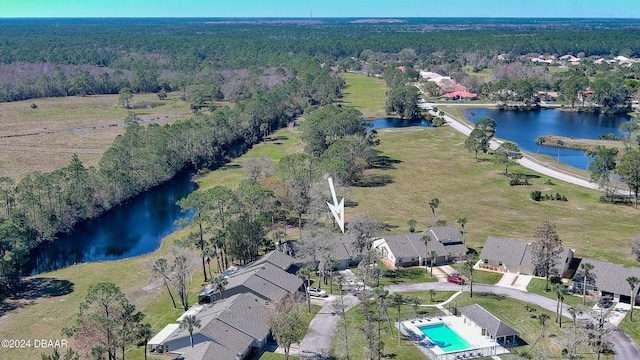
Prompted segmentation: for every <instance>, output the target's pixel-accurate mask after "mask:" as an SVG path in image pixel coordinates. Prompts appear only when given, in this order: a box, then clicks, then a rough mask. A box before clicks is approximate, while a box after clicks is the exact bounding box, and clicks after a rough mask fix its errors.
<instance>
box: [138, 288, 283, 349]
mask: <svg viewBox="0 0 640 360" xmlns="http://www.w3.org/2000/svg"><path fill="white" fill-rule="evenodd" d="M264 307H265V301H264V300H263V299H261V298H259V297H257V296H255V295H253V294H237V295H233V296H231V297H229V298H227V299H223V300H221V301H217V302H215V303H213V304H211V305H207V306H205V307H204V308H203V309H202V310H201V311H199V312H198V313H197V314H195V316H196V317H197V318H198V319H199V320H200V327H196V328H195V329H194V332H193V347H192V346H191V339H190V336H189V332H188V331H187V330H186V329H180V327H179V324H169V325H168V326H167V327H166V328H165V329H164V330H162V331H161V332H160V333H158V335H156V336H154V337H153V338H152V339H151V340H150V341H149V343H148V345H149V346H150V347H151V351H152V352H155V353H172V354H179V355H182V356H183V357H184V358H185V359H193V360H199V359H239V360H241V359H244V358H245V357H247V355H249V354H250V353H251V352H252V350H260V349H262V347H263V346H264V345H265V344H266V342H267V340H268V337H269V335H270V329H269V326H268V325H267V323H266V320H265V318H264Z"/></svg>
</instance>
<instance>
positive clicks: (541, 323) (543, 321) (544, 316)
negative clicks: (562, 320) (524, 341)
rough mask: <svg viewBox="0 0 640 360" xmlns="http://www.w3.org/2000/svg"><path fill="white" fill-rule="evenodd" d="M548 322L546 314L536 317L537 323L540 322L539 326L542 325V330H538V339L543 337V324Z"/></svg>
mask: <svg viewBox="0 0 640 360" xmlns="http://www.w3.org/2000/svg"><path fill="white" fill-rule="evenodd" d="M547 320H549V315H547V314H546V313H542V314H540V315H538V321H539V322H540V325H542V328H541V330H540V337H543V336H544V323H545V322H546V321H547Z"/></svg>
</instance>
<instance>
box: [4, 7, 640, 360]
mask: <svg viewBox="0 0 640 360" xmlns="http://www.w3.org/2000/svg"><path fill="white" fill-rule="evenodd" d="M353 20H355V19H313V20H311V19H309V20H306V19H304V20H303V19H277V20H276V19H261V20H256V19H233V20H230V19H43V20H16V19H3V20H1V21H0V157H1V158H3V159H6V161H3V165H0V171H1V173H0V299H3V300H2V302H1V303H0V316H2V317H1V318H0V325H2V326H0V327H4V328H5V329H8V331H15V332H16V333H17V334H20V335H23V336H22V337H26V336H27V335H28V334H37V335H38V336H48V337H55V335H56V334H57V333H59V329H60V328H62V327H63V326H70V325H71V323H73V321H74V320H73V319H74V314H75V312H76V311H77V309H78V305H79V303H80V302H81V301H82V299H83V298H84V295H85V292H86V289H87V288H88V287H89V286H90V285H91V284H93V283H96V282H98V281H113V282H116V283H117V284H118V285H119V286H120V287H121V288H122V290H123V292H124V293H125V295H127V296H130V297H131V295H134V294H135V295H134V297H136V296H138V297H139V298H138V299H136V300H135V301H133V302H134V303H135V305H137V306H138V308H139V309H141V310H143V311H144V312H145V313H147V314H148V315H151V316H148V319H149V320H150V322H151V325H152V326H153V329H154V330H155V331H157V330H159V328H161V327H162V326H164V325H165V324H166V323H167V321H172V320H170V319H174V318H175V317H177V316H175V315H176V311H175V310H174V309H172V308H171V305H170V302H168V301H167V299H159V298H160V297H163V296H165V295H166V294H165V293H161V292H160V291H157V292H154V290H141V288H143V287H145V284H146V280H147V278H148V277H149V274H148V271H147V269H146V268H145V267H146V266H147V265H146V264H145V262H146V261H147V260H148V259H146V258H145V257H142V258H136V259H132V260H127V261H125V262H123V263H121V265H122V266H118V265H117V264H114V263H113V262H111V263H102V264H100V263H99V264H80V265H76V266H72V267H71V268H69V269H63V270H60V271H57V272H54V273H49V274H46V275H45V276H46V277H44V278H43V277H36V278H28V279H26V280H23V277H24V275H25V274H24V270H25V265H26V264H27V262H28V259H29V252H30V250H32V249H34V248H36V247H38V246H40V245H41V244H42V243H46V242H53V243H54V244H55V239H56V238H57V237H58V236H60V234H63V233H66V232H69V231H71V230H72V229H73V228H74V227H75V226H76V225H77V224H78V223H80V222H82V221H85V220H87V219H92V218H95V217H98V216H100V215H101V214H103V213H104V212H106V211H109V210H110V209H114V208H117V206H118V205H119V204H122V203H123V202H127V201H130V200H131V199H132V198H134V197H135V196H137V195H139V194H141V193H144V192H145V191H147V190H149V189H150V188H153V187H155V186H158V185H159V184H162V183H164V182H166V181H167V180H169V179H171V178H173V177H174V176H175V175H176V174H178V173H180V172H183V171H187V170H188V171H193V172H194V173H195V174H196V176H195V177H196V179H197V181H198V183H199V185H200V188H201V190H203V191H199V192H196V193H194V194H197V193H205V194H207V195H206V196H211V197H210V198H207V199H204V198H198V196H199V195H193V196H192V197H191V198H185V199H184V200H183V201H182V203H181V204H180V206H181V207H182V208H183V209H184V210H186V211H190V212H192V213H193V214H195V215H194V217H193V218H192V219H190V220H188V221H186V222H184V223H183V224H182V225H185V226H186V225H191V226H190V227H187V228H185V229H183V230H181V231H180V232H178V233H177V234H175V235H174V236H171V237H170V240H167V241H165V244H164V245H163V246H162V248H161V249H160V250H159V254H160V255H167V254H168V253H169V252H170V250H169V247H170V245H171V244H173V243H182V244H183V245H184V244H186V245H187V246H188V247H190V248H193V249H196V252H197V255H195V258H196V259H197V260H198V261H200V259H202V266H203V269H202V270H203V273H199V274H198V276H197V278H196V280H195V282H196V284H198V285H199V284H200V283H203V282H207V271H206V270H205V269H204V268H205V266H204V265H205V263H204V259H205V258H208V259H209V260H210V261H211V264H210V265H212V264H213V263H215V262H217V268H218V269H219V268H220V266H222V267H223V268H224V267H226V266H227V265H229V264H230V263H245V262H247V261H250V260H252V259H254V258H255V257H256V256H258V255H259V254H260V253H262V252H263V251H264V250H265V249H270V248H273V247H274V246H275V244H276V243H278V242H281V241H284V240H287V239H288V240H296V239H297V240H302V239H304V237H305V235H302V234H304V232H305V231H306V230H307V229H309V235H306V236H308V238H310V239H313V238H314V236H315V235H313V233H312V231H311V229H314V230H313V231H316V230H315V229H317V227H320V228H323V230H322V231H329V232H331V231H333V229H332V227H331V226H330V220H329V218H328V217H327V214H326V209H325V207H326V206H325V202H326V201H327V200H330V199H329V194H328V193H327V191H325V190H326V189H325V190H320V189H319V185H318V184H324V183H325V182H326V180H325V177H326V176H332V177H333V178H334V179H337V180H336V181H338V184H339V189H340V191H343V192H344V193H347V194H349V195H348V199H346V200H349V201H351V203H350V204H347V206H348V208H347V222H349V221H353V224H357V223H358V221H361V220H362V219H361V218H358V216H356V214H363V213H368V214H369V215H370V216H373V217H375V218H376V219H379V223H380V224H383V225H382V226H381V228H380V229H378V230H381V229H384V231H387V232H391V233H402V232H406V231H407V230H406V228H407V227H406V224H407V221H408V220H410V219H416V220H417V221H418V223H419V225H418V228H419V230H422V229H424V228H426V227H428V226H430V225H431V220H430V217H431V210H430V209H429V206H428V203H429V199H430V198H432V197H439V198H440V199H441V200H442V208H441V214H440V216H441V220H448V222H449V225H452V224H453V223H454V222H455V221H456V219H460V218H463V217H464V218H465V219H467V218H468V219H469V221H470V223H469V225H470V226H469V230H468V233H467V236H468V238H469V240H468V241H469V246H471V247H476V248H479V246H480V245H481V244H483V243H484V241H485V240H486V238H487V237H488V236H504V237H514V238H517V237H520V238H525V239H527V238H528V237H530V235H531V234H533V232H534V230H535V227H536V226H537V224H538V223H539V221H540V220H542V218H544V217H551V218H553V219H554V220H556V221H558V227H559V230H560V232H561V234H562V237H563V240H564V241H565V246H569V247H571V248H574V249H577V251H579V252H582V253H581V255H582V256H590V257H594V258H600V259H604V260H614V259H615V261H616V262H622V263H625V264H629V265H635V263H636V261H635V259H634V258H633V257H632V256H631V255H629V252H628V248H627V244H628V242H629V241H630V240H631V239H632V237H633V236H634V235H637V234H638V233H640V228H639V227H638V225H637V224H638V221H637V219H638V213H637V211H638V210H636V209H633V208H632V206H631V205H613V204H609V203H606V202H601V201H600V200H599V199H600V196H601V194H600V193H599V192H597V191H593V190H587V189H582V188H578V187H577V186H573V185H570V184H566V183H563V182H560V181H553V182H551V181H549V182H546V180H547V179H543V178H541V177H540V176H538V175H536V174H534V173H532V172H531V171H528V170H526V169H524V168H520V167H519V166H513V167H512V168H510V170H511V171H512V172H515V173H519V174H521V175H523V176H524V177H527V178H528V179H531V181H532V182H533V185H532V186H533V188H535V189H539V190H541V191H543V192H544V191H553V192H561V193H562V194H566V195H567V197H568V198H569V202H568V203H561V202H555V203H551V202H546V203H544V204H541V203H536V202H533V201H531V200H530V199H529V198H528V196H529V195H528V193H529V191H530V190H531V188H524V187H519V186H512V187H510V186H508V183H509V178H508V177H506V176H504V175H502V172H503V171H502V170H503V169H504V168H503V166H502V165H496V164H493V163H492V162H491V158H490V157H489V155H486V154H481V155H480V158H479V160H480V161H476V160H475V159H474V158H473V155H472V154H471V153H468V152H467V151H465V149H464V148H463V147H462V146H461V144H462V143H464V141H465V139H464V137H463V136H461V135H460V134H457V133H455V132H454V131H453V130H452V129H448V128H446V126H444V127H442V126H437V125H442V124H438V120H437V118H436V119H434V118H433V116H430V115H427V114H424V113H423V112H422V111H421V110H420V109H419V108H418V106H417V105H418V101H419V99H421V98H426V99H427V100H429V101H438V102H440V101H442V100H440V99H439V97H440V96H441V95H443V94H444V92H445V91H444V90H442V89H437V88H434V85H433V83H431V82H429V81H426V80H425V79H423V78H422V77H421V76H420V71H426V72H433V73H438V74H440V75H442V76H448V77H449V78H450V79H451V80H452V81H454V82H455V83H456V84H460V85H462V86H464V87H465V88H466V89H467V90H468V91H470V92H473V93H476V94H477V95H478V97H477V100H472V101H471V103H473V104H474V105H480V106H487V105H489V106H496V105H498V106H500V105H504V106H510V107H512V108H521V109H522V110H525V111H528V110H530V109H535V108H537V107H539V106H542V105H541V102H544V104H543V105H556V106H562V107H564V109H565V110H567V111H584V112H593V113H611V114H613V113H622V114H626V113H633V108H632V104H633V102H634V101H637V100H638V99H639V98H640V95H639V94H640V93H639V92H638V89H639V88H640V63H637V62H635V61H629V62H625V61H622V60H620V59H621V58H620V57H623V58H624V59H632V60H633V59H635V58H639V57H640V36H638V34H640V21H637V20H624V19H621V20H603V19H576V20H567V19H517V20H516V19H401V21H399V22H394V23H389V22H375V21H372V22H366V23H362V22H354V21H353ZM567 54H568V55H571V56H573V57H575V58H576V59H577V60H575V61H574V62H575V63H576V64H571V61H569V62H567V61H562V60H560V58H561V57H562V56H564V55H567ZM531 58H538V59H543V60H552V62H550V63H540V62H537V61H536V62H533V61H531ZM616 58H617V60H616ZM600 59H602V61H600ZM407 84H411V85H407ZM347 85H348V86H347ZM415 85H417V86H415ZM418 88H420V89H421V92H419V91H418ZM372 89H373V90H372ZM587 89H589V91H587ZM550 93H557V94H558V96H557V97H554V98H553V99H551V98H548V97H547V95H548V94H550ZM382 94H385V95H384V96H383V95H382ZM542 94H545V95H544V96H543V95H542ZM372 99H379V100H377V101H373V100H372ZM443 102H444V101H443ZM444 103H446V102H444ZM449 103H455V102H449ZM383 114H387V115H389V116H395V117H400V118H406V119H415V118H425V119H426V121H430V122H432V123H433V124H435V125H436V128H434V129H422V130H416V129H412V130H408V131H403V132H395V131H392V132H386V131H384V132H381V133H380V134H377V133H376V132H371V133H367V131H366V126H364V124H363V123H362V121H361V120H363V119H373V118H378V117H381V115H383ZM625 134H626V138H621V139H618V140H617V141H621V142H624V144H625V146H623V148H625V149H627V150H626V151H627V152H629V153H633V152H637V151H638V150H637V146H638V139H640V136H638V135H640V131H639V128H638V127H637V126H636V127H630V128H629V129H627V130H625ZM247 151H249V154H251V156H250V157H247V156H243V157H241V158H239V159H238V157H239V156H241V155H242V154H244V153H245V152H247ZM18 153H19V155H18ZM620 155H622V152H621V154H620ZM16 159H20V160H16ZM638 167H639V168H640V164H638ZM605 170H606V171H609V172H604V171H605ZM603 172H604V173H602V174H599V175H600V179H602V178H603V176H604V177H606V178H607V179H608V178H609V175H610V174H611V173H612V172H613V169H612V168H609V167H607V168H606V169H604V170H603ZM468 179H473V180H472V181H469V180H468ZM556 183H557V184H556ZM637 183H638V185H637V186H640V179H638V181H637ZM629 188H630V189H631V188H632V186H631V185H629ZM523 189H524V190H523ZM207 191H208V192H207ZM346 197H347V196H346ZM211 199H215V201H217V203H215V202H214V201H213V200H211ZM177 200H179V199H176V201H177ZM346 200H345V201H346ZM207 201H211V204H210V205H207V206H203V205H202V204H204V203H205V202H207ZM226 201H228V203H225V204H224V205H220V204H221V203H223V202H226ZM216 206H217V207H218V208H225V209H227V210H228V213H227V214H226V215H225V216H222V215H220V214H218V215H215V214H213V212H212V208H213V207H216ZM349 213H351V214H349ZM479 214H483V216H482V217H474V216H478V215H479ZM199 216H201V217H199ZM226 216H228V217H226ZM200 225H203V226H204V228H205V231H204V232H203V231H202V230H200V232H198V231H196V230H195V229H196V228H197V227H198V226H200ZM203 226H201V227H200V229H202V228H203ZM287 228H288V230H287ZM318 231H319V230H318ZM367 231H371V230H370V229H367V230H362V232H361V233H360V235H363V234H367ZM301 237H302V239H300V238H301ZM205 238H206V239H205ZM357 238H359V237H357ZM603 239H606V243H607V244H608V245H607V248H603V246H602V243H603ZM205 240H206V241H205ZM354 241H355V240H354ZM205 243H206V244H205ZM365 245H366V244H364V243H363V244H359V246H362V247H364V246H365ZM205 250H206V251H209V253H205ZM156 255H158V254H156ZM153 256H155V255H153ZM87 267H90V269H91V271H87V270H86V269H87ZM118 268H120V269H118ZM145 271H147V273H145ZM125 272H126V273H125ZM85 273H92V274H91V275H87V274H85ZM100 273H104V275H101V274H100ZM110 274H113V276H111V275H110ZM118 275H119V276H120V277H117V276H118ZM38 279H47V280H38ZM39 281H44V282H45V283H47V282H48V283H49V284H53V285H52V288H55V290H56V291H55V292H54V294H53V295H51V298H52V299H56V298H57V297H58V296H60V297H63V298H64V299H65V301H66V304H62V305H60V304H58V305H56V306H61V307H58V308H51V307H49V308H47V309H45V306H44V305H43V304H42V303H43V302H45V301H46V302H48V301H49V300H48V299H49V298H47V297H43V298H42V299H39V298H38V297H37V296H36V298H35V299H34V298H29V297H28V296H23V295H20V294H25V293H26V291H27V290H28V289H29V286H31V287H33V286H34V284H35V283H39ZM45 285H46V284H45ZM197 287H198V286H195V287H194V288H197ZM43 289H45V290H46V286H44V285H43ZM31 290H32V291H33V288H31ZM36 293H37V292H36ZM31 296H33V295H31ZM188 296H189V294H187V297H188ZM190 296H192V297H193V296H194V294H190ZM132 298H133V297H132ZM43 299H46V300H43ZM35 309H37V310H35ZM32 310H33V313H31V314H30V311H32ZM49 311H51V313H49V315H43V312H44V313H45V314H46V313H48V312H49ZM36 314H37V315H36ZM53 314H55V315H53ZM43 317H44V318H45V319H46V321H45V323H46V324H45V326H42V328H43V329H44V330H42V332H39V331H41V330H38V326H39V325H40V324H39V320H40V319H42V318H43ZM18 324H24V325H25V326H24V328H23V329H19V326H18ZM627 328H628V329H627V331H630V332H631V335H632V336H635V339H636V341H637V340H638V336H637V334H638V333H640V331H638V329H637V325H635V324H631V325H628V326H627ZM0 333H2V335H5V332H4V331H0ZM6 335H7V336H8V334H6ZM5 337H6V336H5ZM130 344H133V341H129V342H125V343H123V344H120V345H121V346H122V347H123V349H125V348H127V347H128V346H129V345H130ZM550 346H551V347H552V348H553V349H554V351H555V350H558V353H559V350H560V349H559V347H560V345H558V344H553V345H550ZM123 351H124V350H123ZM15 354H16V353H11V352H7V350H3V349H0V357H3V358H4V356H5V355H6V356H10V355H13V356H15ZM21 354H22V353H21ZM29 354H31V355H34V354H35V356H38V355H39V352H35V351H34V352H32V353H29ZM130 354H131V356H132V357H135V358H141V353H140V351H139V350H131V351H130Z"/></svg>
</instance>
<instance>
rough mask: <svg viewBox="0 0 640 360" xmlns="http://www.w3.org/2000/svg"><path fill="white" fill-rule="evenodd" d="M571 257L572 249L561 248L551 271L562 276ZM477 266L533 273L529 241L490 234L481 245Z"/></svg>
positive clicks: (524, 273) (525, 273)
mask: <svg viewBox="0 0 640 360" xmlns="http://www.w3.org/2000/svg"><path fill="white" fill-rule="evenodd" d="M571 259H573V250H571V249H564V248H563V250H562V252H561V253H560V255H558V258H557V260H556V266H555V267H554V268H553V270H552V273H553V274H555V275H558V276H562V274H563V273H564V272H565V271H566V270H567V269H568V267H569V263H570V262H571ZM479 266H480V268H485V269H490V270H498V271H504V272H514V273H518V274H523V275H535V274H534V273H533V264H532V262H531V243H528V242H526V241H523V240H518V239H506V238H495V237H491V236H490V237H489V238H487V241H486V242H485V244H484V246H483V247H482V253H481V254H480V265H479Z"/></svg>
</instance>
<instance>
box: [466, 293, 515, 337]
mask: <svg viewBox="0 0 640 360" xmlns="http://www.w3.org/2000/svg"><path fill="white" fill-rule="evenodd" d="M460 313H461V314H462V318H463V320H464V323H465V324H466V325H468V326H469V327H471V328H474V329H477V331H479V332H480V334H481V335H482V336H486V337H487V338H490V339H492V340H495V341H496V342H497V343H498V344H500V345H502V346H504V347H509V346H517V345H518V343H519V341H518V338H519V336H520V333H519V332H518V330H515V329H514V328H512V327H511V326H509V325H507V324H506V323H505V322H503V321H502V320H500V319H498V318H497V317H496V316H495V315H493V314H492V313H490V312H488V311H487V310H486V309H485V308H483V307H482V306H480V305H478V304H473V305H469V306H466V307H463V308H461V309H460Z"/></svg>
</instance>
